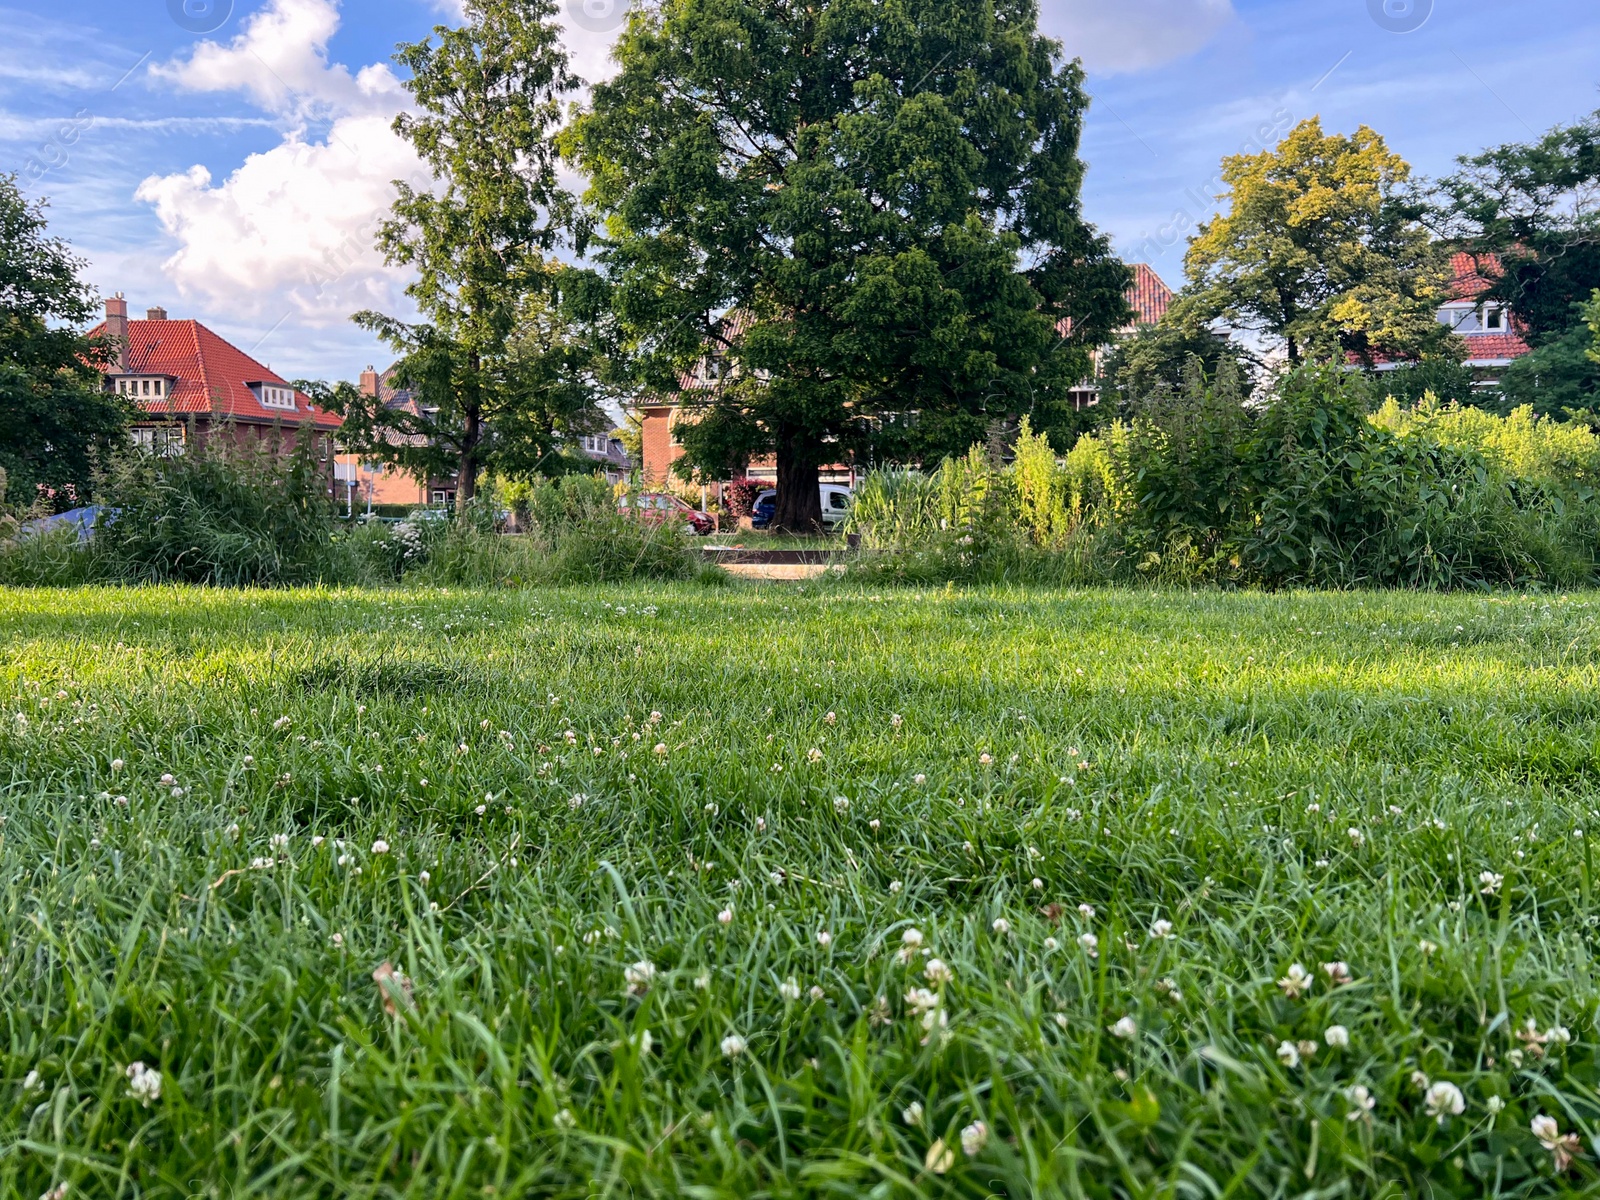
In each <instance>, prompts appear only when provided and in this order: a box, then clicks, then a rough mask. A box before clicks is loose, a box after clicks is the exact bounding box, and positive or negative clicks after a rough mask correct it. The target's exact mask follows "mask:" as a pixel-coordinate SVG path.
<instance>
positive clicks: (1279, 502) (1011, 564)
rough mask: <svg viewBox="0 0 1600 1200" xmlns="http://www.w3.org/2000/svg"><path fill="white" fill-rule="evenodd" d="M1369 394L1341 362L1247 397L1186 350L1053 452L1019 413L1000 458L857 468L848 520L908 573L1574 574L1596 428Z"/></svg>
mask: <svg viewBox="0 0 1600 1200" xmlns="http://www.w3.org/2000/svg"><path fill="white" fill-rule="evenodd" d="M1372 397H1373V393H1372V390H1371V383H1370V381H1369V380H1368V379H1367V378H1366V377H1365V376H1363V375H1361V374H1359V373H1355V372H1350V371H1344V370H1326V371H1325V370H1304V371H1301V372H1298V373H1295V374H1292V375H1290V376H1289V377H1288V378H1287V379H1285V380H1284V381H1282V382H1281V384H1280V385H1279V386H1278V387H1277V388H1276V389H1275V391H1274V393H1273V394H1272V396H1271V398H1270V399H1269V401H1268V402H1267V403H1266V404H1265V405H1256V404H1254V403H1248V402H1247V401H1246V398H1245V396H1244V395H1243V394H1242V392H1241V388H1240V381H1239V378H1238V376H1237V374H1236V373H1235V372H1234V371H1233V370H1232V369H1231V367H1230V366H1229V365H1228V364H1226V363H1224V365H1223V369H1222V370H1221V371H1220V372H1219V375H1218V377H1217V378H1216V379H1214V380H1207V379H1206V378H1205V376H1204V375H1203V374H1202V373H1201V371H1200V369H1199V366H1198V363H1197V362H1194V363H1192V364H1191V368H1190V372H1189V378H1188V380H1187V382H1186V384H1185V385H1184V386H1183V387H1181V388H1177V389H1173V390H1168V391H1163V392H1160V393H1157V394H1156V395H1153V396H1151V397H1149V398H1148V399H1146V400H1145V401H1144V402H1142V403H1141V405H1139V407H1138V409H1137V412H1136V415H1135V416H1134V417H1133V419H1132V420H1131V421H1128V422H1117V423H1116V424H1114V425H1112V426H1110V427H1108V428H1107V429H1106V430H1104V431H1103V432H1102V433H1101V434H1099V435H1096V436H1091V437H1084V438H1081V439H1079V441H1078V443H1077V445H1076V446H1075V447H1074V448H1073V450H1072V453H1071V454H1069V455H1068V457H1067V459H1066V461H1065V463H1064V464H1058V463H1057V462H1056V460H1055V457H1054V455H1053V454H1052V453H1050V452H1049V449H1048V443H1046V442H1043V441H1042V439H1038V438H1035V437H1030V436H1028V434H1027V431H1026V430H1025V431H1024V437H1023V438H1022V439H1021V440H1020V441H1019V444H1018V447H1017V452H1016V457H1015V461H1014V462H1013V464H1012V465H1011V466H1010V467H1008V468H1005V469H1000V468H997V467H995V466H994V465H993V463H992V461H991V460H990V459H989V458H988V456H987V455H986V454H984V453H983V452H982V451H981V450H979V449H976V448H975V449H974V450H973V451H972V452H971V453H970V454H969V455H967V456H966V457H965V458H963V459H947V460H945V462H944V464H943V465H942V467H941V468H940V470H939V472H938V473H937V474H935V475H932V476H929V477H925V478H924V477H918V476H913V475H874V476H871V477H869V478H868V480H867V481H866V483H865V484H864V485H863V486H862V487H861V488H860V489H858V494H857V506H856V512H855V514H854V515H853V518H852V519H853V521H854V523H855V525H856V527H857V528H858V529H860V530H861V531H862V532H863V534H864V535H865V538H866V541H867V544H868V545H870V546H874V547H878V548H886V549H893V550H894V551H896V555H897V557H896V559H895V560H894V561H892V562H890V563H889V564H887V567H888V568H889V570H890V571H891V573H894V572H899V573H900V574H901V575H902V576H904V577H907V578H916V579H918V580H921V581H924V582H931V581H934V580H936V579H939V578H941V577H943V578H950V579H994V578H1016V579H1043V578H1049V579H1054V580H1057V581H1063V582H1065V581H1072V582H1080V583H1089V582H1094V581H1096V580H1105V579H1123V580H1134V579H1144V580H1151V581H1160V582H1169V583H1192V582H1195V581H1206V582H1211V583H1222V584H1229V585H1245V586H1268V587H1283V586H1291V585H1312V586H1323V587H1357V586H1361V587H1373V586H1389V587H1394V586H1399V587H1418V588H1435V589H1440V588H1455V587H1484V586H1495V585H1518V586H1525V585H1529V584H1541V583H1542V584H1548V585H1552V586H1562V587H1570V586H1581V585H1583V584H1586V583H1589V582H1591V581H1593V579H1594V577H1595V570H1596V566H1597V564H1596V554H1597V551H1600V489H1597V488H1596V486H1595V479H1596V471H1597V470H1600V437H1597V435H1596V434H1595V433H1593V432H1592V431H1590V430H1589V429H1587V428H1584V427H1581V426H1576V425H1563V424H1557V423H1554V422H1551V421H1548V420H1541V419H1539V418H1537V417H1536V416H1535V415H1534V414H1533V413H1532V412H1531V410H1527V409H1522V410H1518V411H1517V412H1514V413H1512V414H1511V415H1510V416H1509V417H1498V416H1495V415H1493V414H1492V413H1488V412H1485V411H1484V410H1482V409H1475V408H1463V407H1461V406H1458V405H1440V404H1438V403H1437V402H1436V401H1435V400H1433V399H1432V398H1431V397H1428V398H1425V400H1424V401H1423V403H1421V404H1419V405H1418V406H1416V407H1415V408H1411V409H1403V408H1401V407H1400V405H1399V404H1398V403H1397V402H1396V401H1394V400H1393V399H1390V400H1389V401H1388V402H1387V404H1386V405H1385V406H1384V407H1383V408H1382V409H1380V410H1379V411H1378V412H1377V413H1376V414H1375V415H1369V407H1370V404H1371V402H1372ZM908 556H909V557H908ZM908 561H909V562H915V563H916V564H918V565H919V570H918V571H917V572H916V573H914V574H911V573H907V572H906V571H905V570H904V564H905V562H908ZM1030 564H1031V565H1030ZM941 572H943V575H942V576H941V574H940V573H941Z"/></svg>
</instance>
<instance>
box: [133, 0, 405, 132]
mask: <svg viewBox="0 0 1600 1200" xmlns="http://www.w3.org/2000/svg"><path fill="white" fill-rule="evenodd" d="M338 28H339V6H338V4H337V2H336V0H271V2H270V3H269V4H268V5H267V7H265V8H264V9H262V10H261V11H260V12H257V13H256V14H255V15H253V16H252V17H251V18H250V19H249V21H247V22H246V23H245V26H244V30H243V32H241V33H240V34H239V35H238V36H237V37H235V38H234V39H233V41H232V42H230V43H228V45H226V46H223V45H220V44H218V43H217V42H209V41H208V42H201V43H200V45H198V46H197V47H195V50H194V53H193V54H191V55H190V56H189V57H188V58H187V59H179V60H174V61H173V62H170V63H157V64H154V65H152V66H151V68H150V74H151V75H152V76H153V77H154V78H155V79H158V80H165V81H167V82H170V83H173V84H176V85H177V86H178V87H180V88H184V89H186V90H188V91H195V92H235V91H237V92H244V93H246V94H247V95H249V97H250V98H251V99H252V100H253V101H254V102H255V103H256V104H257V105H258V106H259V107H261V108H264V109H266V110H267V111H268V112H274V113H281V114H285V115H290V116H312V115H318V114H327V113H332V114H351V113H373V112H386V113H389V114H393V113H394V112H395V111H397V110H398V109H399V108H400V107H401V106H402V105H403V104H404V103H405V100H406V93H405V89H404V88H402V87H401V86H400V81H399V80H398V79H396V78H395V76H394V72H392V71H390V70H389V68H388V66H387V65H386V64H383V63H374V64H372V65H371V66H366V67H362V68H361V69H360V70H359V71H357V72H356V73H355V74H354V75H352V74H351V73H350V69H349V68H348V67H346V66H344V65H343V64H342V63H331V62H329V61H328V41H329V40H330V39H331V38H332V37H333V35H334V33H336V32H337V31H338Z"/></svg>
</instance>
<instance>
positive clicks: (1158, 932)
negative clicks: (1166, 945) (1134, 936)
mask: <svg viewBox="0 0 1600 1200" xmlns="http://www.w3.org/2000/svg"><path fill="white" fill-rule="evenodd" d="M1171 936H1172V922H1171V921H1156V922H1154V923H1153V924H1152V925H1151V926H1150V940H1151V941H1154V942H1161V941H1165V940H1166V939H1167V938H1170V937H1171Z"/></svg>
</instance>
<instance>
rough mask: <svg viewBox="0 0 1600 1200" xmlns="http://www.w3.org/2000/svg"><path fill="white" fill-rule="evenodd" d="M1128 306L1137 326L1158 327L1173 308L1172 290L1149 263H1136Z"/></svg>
mask: <svg viewBox="0 0 1600 1200" xmlns="http://www.w3.org/2000/svg"><path fill="white" fill-rule="evenodd" d="M1128 305H1129V307H1131V308H1132V309H1133V311H1134V313H1135V316H1134V318H1133V320H1134V324H1136V325H1157V324H1160V322H1161V318H1162V317H1164V316H1166V315H1167V309H1169V308H1171V307H1172V289H1171V288H1169V287H1168V286H1167V285H1166V283H1165V282H1164V281H1163V280H1162V278H1161V276H1159V275H1157V274H1156V273H1155V271H1154V270H1153V269H1152V268H1151V266H1150V265H1149V264H1148V263H1135V264H1134V268H1133V285H1132V286H1131V287H1130V288H1128Z"/></svg>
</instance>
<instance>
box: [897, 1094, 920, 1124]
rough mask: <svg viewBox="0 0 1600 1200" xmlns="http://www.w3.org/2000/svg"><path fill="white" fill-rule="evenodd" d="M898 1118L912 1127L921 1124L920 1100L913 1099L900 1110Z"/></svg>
mask: <svg viewBox="0 0 1600 1200" xmlns="http://www.w3.org/2000/svg"><path fill="white" fill-rule="evenodd" d="M900 1119H901V1120H902V1121H904V1122H905V1123H906V1124H907V1125H911V1126H913V1127H915V1126H917V1125H921V1124H922V1101H920V1100H913V1101H912V1102H911V1103H910V1104H908V1105H906V1106H905V1107H904V1108H903V1109H901V1110H900Z"/></svg>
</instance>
